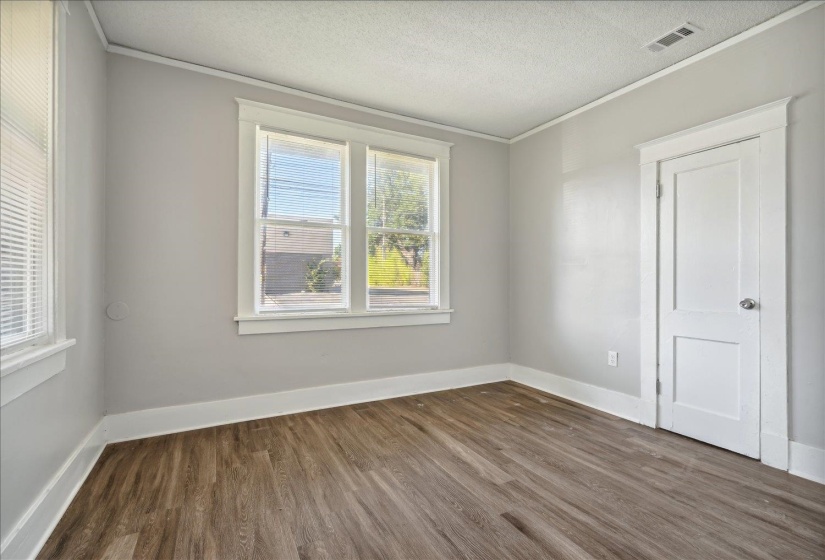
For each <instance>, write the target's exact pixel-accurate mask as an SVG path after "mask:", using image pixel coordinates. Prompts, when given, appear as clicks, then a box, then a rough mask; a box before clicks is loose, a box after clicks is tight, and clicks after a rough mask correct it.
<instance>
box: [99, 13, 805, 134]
mask: <svg viewBox="0 0 825 560" xmlns="http://www.w3.org/2000/svg"><path fill="white" fill-rule="evenodd" d="M800 3H801V2H799V1H765V2H756V1H679V2H675V1H674V2H649V1H633V2H623V1H601V2H582V1H578V2H461V1H459V2H404V1H398V2H316V1H310V2H245V1H191V0H190V1H155V2H147V1H143V0H139V1H131V0H129V1H126V0H117V1H113V0H103V1H101V0H98V1H95V2H93V4H94V8H95V11H96V12H97V15H98V18H99V19H100V22H101V25H102V27H103V30H104V32H105V33H106V36H107V37H108V39H109V41H110V42H111V43H114V44H117V45H122V46H125V47H131V48H134V49H138V50H141V51H146V52H149V53H154V54H159V55H163V56H166V57H170V58H175V59H178V60H183V61H186V62H192V63H195V64H200V65H204V66H209V67H212V68H216V69H219V70H226V71H229V72H234V73H237V74H242V75H245V76H249V77H253V78H258V79H261V80H266V81H269V82H274V83H276V84H280V85H284V86H289V87H292V88H297V89H300V90H303V91H307V92H311V93H316V94H320V95H325V96H328V97H333V98H335V99H339V100H343V101H349V102H352V103H358V104H361V105H366V106H369V107H373V108H375V109H382V110H385V111H391V112H394V113H399V114H402V115H407V116H410V117H416V118H420V119H425V120H428V121H432V122H437V123H441V124H446V125H452V126H457V127H461V128H464V129H468V130H473V131H477V132H484V133H487V134H492V135H496V136H502V137H506V138H511V137H513V136H516V135H518V134H520V133H522V132H525V131H526V130H529V129H530V128H533V127H535V126H537V125H539V124H542V123H544V122H547V121H549V120H552V119H553V118H555V117H558V116H560V115H563V114H564V113H567V112H569V111H571V110H573V109H576V108H578V107H581V106H582V105H585V104H587V103H589V102H591V101H593V100H595V99H598V98H599V97H601V96H603V95H606V94H608V93H610V92H613V91H615V90H617V89H620V88H622V87H623V86H626V85H628V84H630V83H633V82H635V81H637V80H639V79H641V78H644V77H646V76H649V75H650V74H653V73H655V72H656V71H658V70H661V69H663V68H666V67H667V66H670V65H672V64H674V63H676V62H679V61H680V60H682V59H685V58H687V57H689V56H691V55H693V54H695V53H698V52H699V51H702V50H704V49H707V48H708V47H710V46H712V45H715V44H716V43H719V42H721V41H723V40H725V39H727V38H729V37H732V36H733V35H736V34H738V33H740V32H742V31H744V30H746V29H748V28H750V27H753V26H754V25H757V24H759V23H761V22H763V21H765V20H768V19H770V18H771V17H773V16H775V15H777V14H779V13H781V12H783V11H785V10H787V9H789V8H791V7H793V6H795V5H796V4H800ZM686 21H687V22H690V23H692V24H694V25H697V26H699V27H700V28H701V29H703V30H704V31H703V32H702V33H700V34H698V35H695V36H693V37H691V38H690V39H686V40H684V41H681V42H679V43H677V44H676V45H674V46H673V47H671V48H669V49H667V50H665V51H663V52H661V53H657V54H653V53H649V52H647V51H646V50H644V49H642V48H641V47H642V46H643V45H644V44H645V43H648V42H650V41H652V40H654V39H656V38H658V37H659V36H661V35H663V34H664V33H666V32H668V31H670V30H672V29H673V28H674V27H676V26H678V25H680V24H682V23H684V22H686Z"/></svg>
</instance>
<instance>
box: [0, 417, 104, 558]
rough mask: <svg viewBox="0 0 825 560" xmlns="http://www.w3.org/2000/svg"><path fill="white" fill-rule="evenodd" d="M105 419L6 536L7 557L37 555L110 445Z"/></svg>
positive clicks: (4, 550) (1, 550) (2, 553)
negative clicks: (107, 440)
mask: <svg viewBox="0 0 825 560" xmlns="http://www.w3.org/2000/svg"><path fill="white" fill-rule="evenodd" d="M105 432H106V430H105V421H104V419H101V420H100V421H99V422H98V423H97V425H96V426H95V427H94V428H92V430H91V431H90V432H89V434H88V435H87V436H86V437H85V438H84V439H83V441H82V442H81V443H80V445H78V446H77V448H75V450H74V451H73V452H72V454H71V455H70V456H69V458H68V459H66V462H65V463H63V466H61V467H60V470H58V471H57V472H56V473H55V475H54V476H53V477H52V479H51V480H50V481H49V483H48V484H47V485H46V487H45V488H44V489H43V491H42V492H41V493H40V495H39V496H38V497H37V499H35V501H34V503H33V504H32V505H31V507H29V509H28V511H27V512H26V513H25V514H24V515H23V517H21V518H20V520H19V521H18V522H17V525H15V527H14V529H12V531H11V532H10V533H9V535H8V536H7V537H6V538H5V539H4V540H3V544H2V547H0V556H2V557H3V558H9V559H11V558H34V557H35V556H36V555H37V553H38V552H40V549H41V548H42V547H43V545H44V544H45V543H46V539H47V538H48V537H49V535H51V533H52V531H53V530H54V528H55V526H56V525H57V522H58V521H60V518H61V517H63V513H65V511H66V508H68V507H69V504H70V503H71V502H72V500H73V499H74V497H75V494H77V491H78V490H80V486H81V485H82V484H83V481H84V480H86V477H87V476H88V475H89V472H91V470H92V467H94V465H95V463H96V462H97V459H98V457H100V454H101V453H102V452H103V448H104V447H105V445H106V433H105Z"/></svg>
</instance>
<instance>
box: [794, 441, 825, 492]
mask: <svg viewBox="0 0 825 560" xmlns="http://www.w3.org/2000/svg"><path fill="white" fill-rule="evenodd" d="M788 472H790V473H791V474H795V475H796V476H801V477H802V478H807V479H808V480H813V481H814V482H819V483H820V484H825V449H820V448H818V447H813V446H812V445H805V444H804V443H799V442H796V441H792V442H791V459H790V468H789V469H788Z"/></svg>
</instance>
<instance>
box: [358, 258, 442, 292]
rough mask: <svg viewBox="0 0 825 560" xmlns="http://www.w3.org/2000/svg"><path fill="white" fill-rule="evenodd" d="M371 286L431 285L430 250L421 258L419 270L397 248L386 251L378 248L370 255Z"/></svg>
mask: <svg viewBox="0 0 825 560" xmlns="http://www.w3.org/2000/svg"><path fill="white" fill-rule="evenodd" d="M368 258H369V282H370V286H375V287H378V286H381V287H409V286H417V287H425V286H429V285H430V252H429V251H427V252H425V253H424V254H423V256H422V258H421V266H420V268H419V269H418V270H416V269H414V268H412V267H411V266H410V265H409V264H407V261H406V260H405V259H404V257H403V256H402V255H401V253H399V252H398V251H397V250H390V251H387V252H386V253H383V252H382V251H380V250H378V251H376V253H375V254H374V255H369V257H368Z"/></svg>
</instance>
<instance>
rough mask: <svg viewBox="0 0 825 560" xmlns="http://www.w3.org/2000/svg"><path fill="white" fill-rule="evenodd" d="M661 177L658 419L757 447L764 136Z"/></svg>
mask: <svg viewBox="0 0 825 560" xmlns="http://www.w3.org/2000/svg"><path fill="white" fill-rule="evenodd" d="M659 181H660V183H661V195H660V196H661V198H660V201H659V209H660V211H659V219H660V225H659V227H660V230H659V231H660V238H659V251H660V257H659V258H660V261H659V262H660V271H659V382H660V395H659V425H660V426H661V427H662V428H665V429H667V430H672V431H674V432H678V433H680V434H683V435H686V436H688V437H692V438H695V439H698V440H702V441H705V442H707V443H710V444H713V445H717V446H719V447H724V448H726V449H730V450H731V451H736V452H738V453H742V454H744V455H748V456H750V457H759V140H758V139H753V140H746V141H744V142H740V143H738V144H731V145H729V146H722V147H720V148H715V149H712V150H708V151H705V152H700V153H696V154H693V155H689V156H684V157H681V158H678V159H673V160H669V161H665V162H662V163H661V164H660V167H659Z"/></svg>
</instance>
